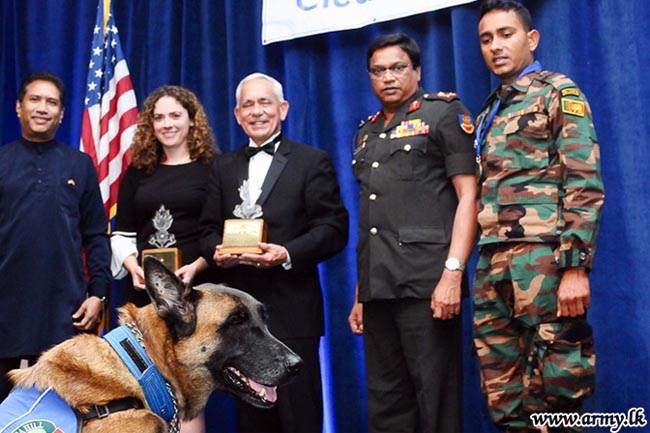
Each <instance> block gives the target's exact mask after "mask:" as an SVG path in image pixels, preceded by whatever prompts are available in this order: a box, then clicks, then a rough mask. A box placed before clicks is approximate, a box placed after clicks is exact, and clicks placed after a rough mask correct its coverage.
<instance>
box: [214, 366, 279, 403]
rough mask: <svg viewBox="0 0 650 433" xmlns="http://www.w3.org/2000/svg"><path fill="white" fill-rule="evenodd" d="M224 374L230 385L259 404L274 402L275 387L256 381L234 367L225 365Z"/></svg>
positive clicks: (275, 399) (275, 397)
mask: <svg viewBox="0 0 650 433" xmlns="http://www.w3.org/2000/svg"><path fill="white" fill-rule="evenodd" d="M224 376H225V377H226V379H227V380H228V381H229V382H230V383H231V384H232V385H234V386H235V387H237V388H238V389H239V390H241V391H244V392H246V394H247V395H248V396H249V397H252V398H253V399H255V400H257V401H258V402H259V403H261V404H267V405H268V404H274V403H275V402H276V401H277V399H278V393H277V387H275V386H267V385H262V384H261V383H257V382H255V381H254V380H253V379H251V378H249V377H246V376H245V375H244V374H243V373H242V372H241V371H239V370H237V369H236V368H234V367H226V368H225V369H224Z"/></svg>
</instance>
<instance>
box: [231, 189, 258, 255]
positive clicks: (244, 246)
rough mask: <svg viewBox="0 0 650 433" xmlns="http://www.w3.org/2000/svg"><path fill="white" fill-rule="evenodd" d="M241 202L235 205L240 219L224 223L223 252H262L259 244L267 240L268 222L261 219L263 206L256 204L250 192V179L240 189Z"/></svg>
mask: <svg viewBox="0 0 650 433" xmlns="http://www.w3.org/2000/svg"><path fill="white" fill-rule="evenodd" d="M238 191H239V197H240V198H241V199H242V202H241V204H238V205H236V206H235V209H234V210H233V214H234V215H235V216H236V217H237V218H238V219H227V220H225V221H224V223H223V241H222V246H221V250H220V251H221V252H222V253H224V254H243V253H255V254H261V253H262V249H261V248H260V247H259V246H258V245H257V244H258V243H259V242H266V232H267V228H266V222H265V221H264V220H263V219H261V218H260V217H261V216H262V207H261V206H260V205H258V204H256V203H255V202H254V201H253V199H252V197H251V194H250V188H249V186H248V180H245V181H244V182H243V183H242V185H241V186H240V187H239V189H238Z"/></svg>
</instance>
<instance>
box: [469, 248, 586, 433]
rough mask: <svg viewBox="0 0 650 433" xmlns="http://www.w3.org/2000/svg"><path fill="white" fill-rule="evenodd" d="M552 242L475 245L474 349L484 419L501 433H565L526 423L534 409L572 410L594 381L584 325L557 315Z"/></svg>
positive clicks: (557, 278) (556, 273)
mask: <svg viewBox="0 0 650 433" xmlns="http://www.w3.org/2000/svg"><path fill="white" fill-rule="evenodd" d="M554 248H555V245H554V244H543V243H503V244H497V245H486V246H483V247H481V250H480V256H479V261H478V264H477V268H476V274H475V281H474V293H473V301H474V346H475V348H476V352H477V356H478V361H479V367H480V374H481V388H482V392H483V395H484V397H485V399H486V401H487V404H488V408H489V410H490V415H491V417H492V420H493V421H494V422H495V423H496V424H497V425H498V426H499V427H501V428H502V429H504V430H505V431H508V432H547V431H548V432H554V431H558V432H559V431H562V432H573V431H580V429H577V428H568V429H567V428H562V429H559V430H558V429H555V430H554V429H546V428H544V427H535V426H532V423H531V421H530V414H531V413H535V412H573V411H576V410H577V411H579V410H580V401H581V399H582V398H584V397H586V396H588V395H591V394H592V393H593V390H594V381H595V361H596V357H595V353H594V345H593V336H592V332H591V327H590V326H589V324H588V323H587V321H586V320H585V318H584V317H581V318H558V317H557V289H558V286H559V283H560V278H561V275H560V274H559V270H558V267H557V263H556V259H555V254H554Z"/></svg>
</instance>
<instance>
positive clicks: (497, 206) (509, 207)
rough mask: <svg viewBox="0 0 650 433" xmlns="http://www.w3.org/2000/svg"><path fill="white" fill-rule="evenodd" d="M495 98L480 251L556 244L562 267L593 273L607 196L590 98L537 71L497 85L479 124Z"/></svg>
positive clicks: (484, 164)
mask: <svg viewBox="0 0 650 433" xmlns="http://www.w3.org/2000/svg"><path fill="white" fill-rule="evenodd" d="M497 98H500V100H501V102H500V105H499V108H498V112H497V114H496V116H495V118H494V121H493V122H492V124H491V127H490V130H489V131H488V133H487V134H486V138H485V140H484V142H483V143H482V148H481V168H482V174H481V176H480V183H481V209H480V212H479V216H478V219H479V224H480V226H481V239H480V242H479V244H480V245H486V244H493V243H499V242H557V243H558V244H559V247H560V253H559V257H557V259H558V261H559V266H560V267H561V268H566V267H577V266H584V267H586V268H591V263H592V259H593V254H594V252H595V248H596V238H597V235H598V227H599V224H600V212H601V208H602V206H603V201H604V197H605V196H604V189H603V183H602V179H601V176H600V152H599V147H598V140H597V138H596V132H595V131H594V125H593V121H592V117H591V109H590V108H589V104H588V102H587V100H586V98H585V97H584V95H583V93H582V92H581V91H580V90H579V89H578V87H577V86H576V84H575V83H574V82H573V81H572V80H571V79H569V78H567V77H566V76H564V75H562V74H558V73H553V72H549V71H545V70H541V69H540V70H537V71H534V72H531V73H529V74H526V75H524V76H522V77H520V78H518V79H517V80H516V81H515V82H514V83H512V84H509V85H501V86H499V87H498V88H497V89H496V90H495V91H494V93H493V94H492V95H491V96H490V98H489V99H488V102H487V104H486V106H485V107H484V108H483V109H482V110H481V114H480V115H479V117H478V119H477V122H476V123H477V125H479V124H480V123H481V119H482V118H484V117H489V115H490V112H491V110H492V108H493V107H494V106H495V105H494V104H495V103H496V101H497Z"/></svg>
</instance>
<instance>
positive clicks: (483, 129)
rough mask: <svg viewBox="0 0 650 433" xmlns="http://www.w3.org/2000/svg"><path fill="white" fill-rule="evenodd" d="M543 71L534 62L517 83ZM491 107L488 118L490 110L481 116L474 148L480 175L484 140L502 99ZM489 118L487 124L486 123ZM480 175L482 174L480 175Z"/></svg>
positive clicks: (520, 75) (498, 98)
mask: <svg viewBox="0 0 650 433" xmlns="http://www.w3.org/2000/svg"><path fill="white" fill-rule="evenodd" d="M540 69H542V65H541V64H540V63H539V62H533V63H531V64H530V65H528V66H526V67H525V68H524V70H523V71H521V72H520V73H519V75H517V78H516V79H515V81H517V80H518V79H519V78H521V77H523V76H524V75H526V74H529V73H531V72H535V71H538V70H540ZM489 105H492V109H491V110H489V111H490V115H489V116H487V112H488V110H485V111H484V112H483V114H482V115H481V116H480V120H479V123H478V128H476V133H475V134H476V135H475V137H476V138H475V141H474V148H475V150H476V163H477V164H478V170H479V173H480V172H481V170H482V167H481V148H482V147H483V140H485V136H486V135H487V133H488V131H489V130H490V127H491V126H492V122H494V118H495V117H496V115H497V112H498V111H499V108H500V107H501V97H500V96H496V101H493V102H491V103H490V104H489ZM486 117H487V122H486V121H485V119H486ZM479 175H480V174H479Z"/></svg>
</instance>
